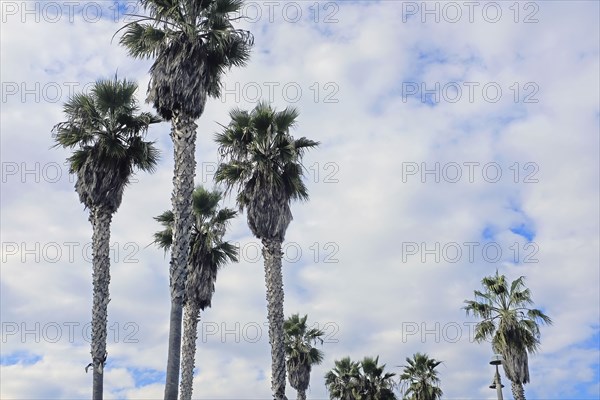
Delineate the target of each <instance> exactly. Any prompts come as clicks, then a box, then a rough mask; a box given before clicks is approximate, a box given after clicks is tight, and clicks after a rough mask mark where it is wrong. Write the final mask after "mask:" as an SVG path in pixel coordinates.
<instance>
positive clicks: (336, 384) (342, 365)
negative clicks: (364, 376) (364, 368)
mask: <svg viewBox="0 0 600 400" xmlns="http://www.w3.org/2000/svg"><path fill="white" fill-rule="evenodd" d="M360 375H361V372H360V363H358V362H354V361H352V360H351V359H350V357H344V358H342V359H341V360H335V367H333V369H331V370H330V371H329V372H327V373H326V374H325V386H326V387H327V390H328V391H329V398H330V399H331V400H334V399H336V400H355V399H356V395H357V391H358V390H359V387H360Z"/></svg>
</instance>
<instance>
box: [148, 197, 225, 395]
mask: <svg viewBox="0 0 600 400" xmlns="http://www.w3.org/2000/svg"><path fill="white" fill-rule="evenodd" d="M220 201H221V193H220V192H218V191H213V192H209V191H207V190H206V189H204V188H203V187H202V186H198V187H197V188H196V189H195V190H194V193H193V212H194V217H195V218H194V225H193V228H192V233H191V244H190V253H189V256H188V264H187V269H188V273H187V280H186V287H185V289H186V295H185V303H184V304H185V305H184V319H183V344H182V351H181V352H182V359H181V387H180V398H181V400H190V399H191V398H192V383H193V379H194V363H195V355H196V339H197V333H198V322H199V320H200V311H204V309H205V308H206V307H210V306H211V302H212V296H213V293H214V291H215V282H216V279H217V272H218V270H219V268H220V267H222V266H223V265H224V264H225V263H227V261H237V256H236V250H235V246H234V245H232V244H231V243H229V242H225V241H223V235H224V234H225V229H226V227H227V225H228V224H229V222H230V221H231V219H232V218H234V217H235V216H236V214H237V213H236V212H235V211H234V210H231V209H229V208H223V209H219V208H218V205H219V202H220ZM155 219H156V220H157V221H159V222H160V223H161V224H162V225H163V226H164V229H163V230H162V231H160V232H157V233H155V234H154V242H155V243H156V244H157V245H158V246H159V247H161V248H162V249H164V250H165V251H167V250H169V249H170V248H171V246H172V244H173V220H174V215H173V212H172V211H165V212H164V213H162V214H161V215H159V216H158V217H156V218H155Z"/></svg>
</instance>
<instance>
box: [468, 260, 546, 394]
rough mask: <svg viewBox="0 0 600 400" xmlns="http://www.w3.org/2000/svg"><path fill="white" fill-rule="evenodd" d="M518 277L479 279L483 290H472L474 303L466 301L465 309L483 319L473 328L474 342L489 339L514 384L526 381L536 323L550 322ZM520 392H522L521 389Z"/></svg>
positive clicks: (535, 339)
mask: <svg viewBox="0 0 600 400" xmlns="http://www.w3.org/2000/svg"><path fill="white" fill-rule="evenodd" d="M524 279H525V278H524V277H523V276H521V277H519V278H518V279H516V280H514V281H513V282H512V283H508V282H507V280H506V277H505V276H504V275H499V274H498V271H496V275H494V276H488V277H485V278H483V279H482V281H481V283H482V285H483V288H484V291H483V292H481V291H479V290H475V291H474V293H475V300H468V301H465V303H466V306H465V307H464V309H465V310H466V312H467V315H468V314H469V313H473V315H474V316H476V317H479V318H481V319H482V321H481V322H479V323H478V324H477V325H476V326H475V339H476V340H477V341H478V342H481V341H483V340H486V339H490V338H491V339H492V348H493V350H494V351H495V352H496V353H499V354H501V355H502V356H503V358H504V362H503V366H504V371H505V373H506V376H507V377H508V379H509V380H510V381H511V382H512V383H513V384H518V385H522V384H524V383H528V382H529V365H528V356H527V353H528V352H530V353H535V352H536V351H537V350H538V347H539V344H540V329H539V325H538V323H545V324H552V320H551V319H550V318H549V317H548V316H546V315H545V314H544V313H543V312H542V311H540V310H538V309H531V308H528V306H531V305H532V304H533V301H532V300H531V291H530V290H529V289H528V288H526V287H525V284H524ZM521 391H522V390H521Z"/></svg>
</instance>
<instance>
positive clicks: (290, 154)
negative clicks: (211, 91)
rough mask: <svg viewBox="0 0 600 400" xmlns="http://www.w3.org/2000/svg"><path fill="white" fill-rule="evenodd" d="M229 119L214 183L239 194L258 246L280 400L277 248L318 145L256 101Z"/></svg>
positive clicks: (291, 114)
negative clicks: (305, 160) (307, 160)
mask: <svg viewBox="0 0 600 400" xmlns="http://www.w3.org/2000/svg"><path fill="white" fill-rule="evenodd" d="M229 115H230V117H231V122H230V123H229V125H228V126H227V127H225V128H224V131H223V132H222V133H220V134H218V135H217V136H216V141H217V143H218V144H219V152H220V154H221V156H222V158H223V162H222V163H221V164H220V165H219V167H218V168H217V172H216V174H215V179H216V181H217V182H221V183H224V184H225V186H226V188H227V189H226V190H227V191H228V192H229V191H231V190H232V189H233V188H234V187H235V188H238V189H239V193H238V195H237V200H236V201H237V204H238V206H239V208H240V210H244V209H245V210H246V212H247V213H246V214H247V220H248V226H249V227H250V230H251V231H252V233H253V234H254V236H256V237H257V238H258V239H260V240H261V242H262V245H263V249H262V254H263V258H264V263H265V282H266V287H267V316H268V320H269V342H270V344H271V359H272V366H271V370H272V378H271V387H272V391H273V395H274V397H275V399H276V400H281V399H286V397H285V375H286V374H285V345H284V331H283V321H284V314H283V298H284V292H283V277H282V271H281V256H282V252H281V244H282V242H283V240H284V238H285V233H286V230H287V228H288V225H289V224H290V222H291V220H292V212H291V210H290V203H291V201H292V200H307V199H308V191H307V188H306V186H305V184H304V182H302V176H303V169H302V168H303V166H302V163H301V161H302V156H303V155H304V151H305V150H306V149H310V148H312V147H316V146H317V145H318V144H319V143H318V142H314V141H312V140H309V139H306V138H304V137H302V138H300V139H294V138H293V137H292V136H291V135H290V133H289V130H290V128H292V127H293V126H294V125H295V122H296V118H297V117H298V111H297V110H296V109H294V108H291V107H288V108H286V109H285V110H283V111H276V110H275V109H273V108H271V106H270V105H268V104H267V103H264V102H259V103H258V105H257V106H256V107H255V108H254V109H253V110H252V111H251V112H248V111H241V110H239V109H234V110H232V111H231V112H230V114H229Z"/></svg>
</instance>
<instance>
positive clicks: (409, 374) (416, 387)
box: [400, 353, 443, 400]
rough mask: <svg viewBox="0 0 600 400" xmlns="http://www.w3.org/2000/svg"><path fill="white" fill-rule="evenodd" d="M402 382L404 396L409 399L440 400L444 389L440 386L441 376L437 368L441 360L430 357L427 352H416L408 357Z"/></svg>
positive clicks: (401, 376)
mask: <svg viewBox="0 0 600 400" xmlns="http://www.w3.org/2000/svg"><path fill="white" fill-rule="evenodd" d="M406 362H407V365H405V366H404V369H403V371H402V375H400V383H401V384H402V385H403V387H404V390H403V392H404V396H405V398H406V399H408V400H438V399H440V398H441V397H442V394H443V392H442V389H440V388H439V387H438V385H439V383H440V378H439V377H438V375H437V371H436V370H435V368H436V367H437V366H438V365H440V364H441V363H442V362H441V361H436V360H435V359H433V358H429V356H428V355H427V354H423V353H415V354H414V355H413V357H412V358H408V357H407V358H406Z"/></svg>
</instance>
